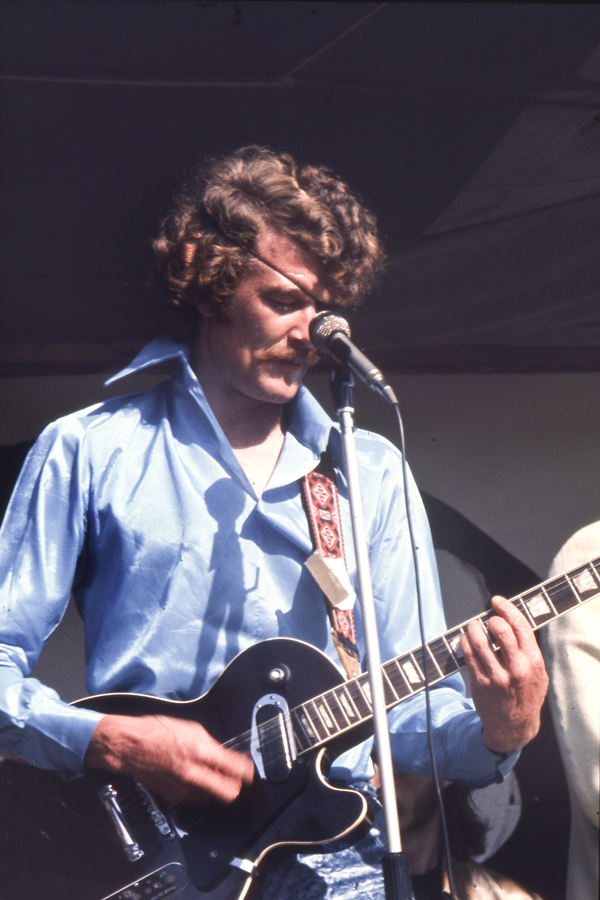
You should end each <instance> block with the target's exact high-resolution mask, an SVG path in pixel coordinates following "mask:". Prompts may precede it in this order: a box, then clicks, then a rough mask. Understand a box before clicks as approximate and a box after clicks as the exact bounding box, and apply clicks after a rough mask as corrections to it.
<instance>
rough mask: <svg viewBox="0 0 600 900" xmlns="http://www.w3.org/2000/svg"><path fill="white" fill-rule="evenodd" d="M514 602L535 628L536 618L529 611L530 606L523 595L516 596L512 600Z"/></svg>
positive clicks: (516, 607)
mask: <svg viewBox="0 0 600 900" xmlns="http://www.w3.org/2000/svg"><path fill="white" fill-rule="evenodd" d="M524 596H525V595H524ZM512 604H513V606H514V607H515V609H518V610H519V612H520V613H523V615H524V616H525V618H526V619H527V621H528V622H529V624H530V625H531V627H532V628H535V619H534V618H533V617H532V615H531V613H530V612H529V607H528V606H527V604H526V603H525V601H524V599H523V597H515V599H514V600H513V601H512Z"/></svg>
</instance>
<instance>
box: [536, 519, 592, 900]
mask: <svg viewBox="0 0 600 900" xmlns="http://www.w3.org/2000/svg"><path fill="white" fill-rule="evenodd" d="M599 553H600V521H598V522H592V523H591V524H590V525H586V526H585V527H584V528H580V529H579V531H576V532H575V534H573V535H571V537H570V538H569V539H568V541H566V543H565V544H564V545H563V546H562V547H561V549H560V550H559V552H558V554H557V555H556V556H555V558H554V560H553V561H552V565H551V567H550V571H549V573H548V575H549V577H550V578H553V577H554V576H556V575H559V574H560V573H561V572H565V571H570V570H571V569H573V568H575V566H577V565H578V564H579V563H583V562H586V561H587V560H588V559H591V558H593V557H595V556H598V554H599ZM599 600H600V598H598V597H596V598H595V599H594V600H591V601H590V602H589V603H586V604H585V606H582V607H580V609H576V610H573V612H572V613H570V614H569V615H568V616H563V617H562V618H560V619H557V620H556V621H555V622H551V623H550V625H549V626H548V628H546V629H545V631H544V633H543V635H542V650H543V654H544V659H545V661H546V665H547V667H548V671H549V673H550V674H551V676H552V684H551V686H550V690H549V691H548V702H549V705H550V711H551V713H552V721H553V723H554V728H555V730H556V737H557V740H558V746H559V749H560V755H561V758H562V761H563V764H564V767H565V773H566V775H567V782H568V785H569V798H570V802H571V836H570V840H569V864H568V870H567V900H593V898H595V897H597V896H598V887H599V880H598V805H599V800H600V797H599V787H600V773H599V759H598V744H599V742H600V723H599V721H598V709H600V677H599V676H600V602H599Z"/></svg>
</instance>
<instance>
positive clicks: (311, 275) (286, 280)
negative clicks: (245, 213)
mask: <svg viewBox="0 0 600 900" xmlns="http://www.w3.org/2000/svg"><path fill="white" fill-rule="evenodd" d="M256 253H257V255H258V256H259V257H261V259H262V260H264V262H261V261H260V260H255V261H254V263H253V264H252V267H251V271H252V272H253V274H255V275H258V276H259V277H261V278H262V277H264V280H265V282H267V283H271V284H278V285H279V286H281V288H282V289H284V290H290V289H293V288H294V285H293V282H296V284H297V285H299V286H300V287H301V288H303V289H305V290H308V291H310V292H311V293H316V294H317V296H318V299H319V300H321V299H322V298H324V294H326V290H325V273H324V270H323V266H322V265H321V263H320V261H319V260H318V259H317V258H316V257H315V256H314V255H313V254H311V253H310V251H309V250H307V249H306V247H304V246H303V245H302V244H301V243H300V242H299V241H297V240H295V239H294V238H291V237H288V236H287V235H284V234H281V233H280V232H278V231H275V230H274V229H272V228H264V229H263V230H262V231H261V232H260V234H259V235H258V238H257V240H256ZM265 263H267V265H265ZM269 264H270V265H269ZM271 266H272V267H273V268H271Z"/></svg>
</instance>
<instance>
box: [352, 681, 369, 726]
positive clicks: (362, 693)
mask: <svg viewBox="0 0 600 900" xmlns="http://www.w3.org/2000/svg"><path fill="white" fill-rule="evenodd" d="M348 691H349V693H350V696H351V697H352V700H353V701H354V705H355V706H356V708H357V710H358V713H359V715H360V717H361V719H366V718H368V717H369V716H370V715H371V713H372V712H373V707H372V706H371V694H370V688H369V679H368V676H367V675H360V676H359V677H358V678H355V679H354V681H349V682H348Z"/></svg>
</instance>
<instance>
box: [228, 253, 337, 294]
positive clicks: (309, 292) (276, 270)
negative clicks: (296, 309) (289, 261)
mask: <svg viewBox="0 0 600 900" xmlns="http://www.w3.org/2000/svg"><path fill="white" fill-rule="evenodd" d="M246 252H247V253H249V254H250V256H253V257H254V258H255V259H257V260H258V261H259V262H261V263H262V264H263V265H264V266H268V267H269V269H272V270H273V271H274V272H277V274H278V275H281V276H282V278H285V279H286V281H289V282H290V284H293V285H294V287H295V288H297V289H298V290H299V291H301V292H302V293H303V294H304V295H305V296H306V297H310V299H311V300H312V301H313V302H314V303H316V304H317V305H318V306H323V305H324V304H323V301H322V300H319V299H318V297H315V295H314V294H313V293H311V291H307V290H306V288H304V287H302V285H301V284H298V282H297V281H296V280H295V279H294V278H292V277H291V276H290V275H287V274H286V273H285V272H282V271H281V269H279V268H278V267H277V266H275V265H273V263H270V262H269V261H268V260H266V259H265V258H264V257H263V256H261V255H260V253H257V252H256V251H255V250H246ZM288 290H289V289H288Z"/></svg>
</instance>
